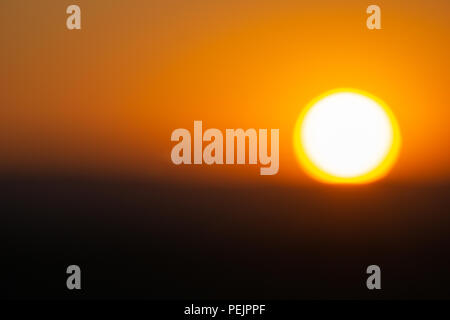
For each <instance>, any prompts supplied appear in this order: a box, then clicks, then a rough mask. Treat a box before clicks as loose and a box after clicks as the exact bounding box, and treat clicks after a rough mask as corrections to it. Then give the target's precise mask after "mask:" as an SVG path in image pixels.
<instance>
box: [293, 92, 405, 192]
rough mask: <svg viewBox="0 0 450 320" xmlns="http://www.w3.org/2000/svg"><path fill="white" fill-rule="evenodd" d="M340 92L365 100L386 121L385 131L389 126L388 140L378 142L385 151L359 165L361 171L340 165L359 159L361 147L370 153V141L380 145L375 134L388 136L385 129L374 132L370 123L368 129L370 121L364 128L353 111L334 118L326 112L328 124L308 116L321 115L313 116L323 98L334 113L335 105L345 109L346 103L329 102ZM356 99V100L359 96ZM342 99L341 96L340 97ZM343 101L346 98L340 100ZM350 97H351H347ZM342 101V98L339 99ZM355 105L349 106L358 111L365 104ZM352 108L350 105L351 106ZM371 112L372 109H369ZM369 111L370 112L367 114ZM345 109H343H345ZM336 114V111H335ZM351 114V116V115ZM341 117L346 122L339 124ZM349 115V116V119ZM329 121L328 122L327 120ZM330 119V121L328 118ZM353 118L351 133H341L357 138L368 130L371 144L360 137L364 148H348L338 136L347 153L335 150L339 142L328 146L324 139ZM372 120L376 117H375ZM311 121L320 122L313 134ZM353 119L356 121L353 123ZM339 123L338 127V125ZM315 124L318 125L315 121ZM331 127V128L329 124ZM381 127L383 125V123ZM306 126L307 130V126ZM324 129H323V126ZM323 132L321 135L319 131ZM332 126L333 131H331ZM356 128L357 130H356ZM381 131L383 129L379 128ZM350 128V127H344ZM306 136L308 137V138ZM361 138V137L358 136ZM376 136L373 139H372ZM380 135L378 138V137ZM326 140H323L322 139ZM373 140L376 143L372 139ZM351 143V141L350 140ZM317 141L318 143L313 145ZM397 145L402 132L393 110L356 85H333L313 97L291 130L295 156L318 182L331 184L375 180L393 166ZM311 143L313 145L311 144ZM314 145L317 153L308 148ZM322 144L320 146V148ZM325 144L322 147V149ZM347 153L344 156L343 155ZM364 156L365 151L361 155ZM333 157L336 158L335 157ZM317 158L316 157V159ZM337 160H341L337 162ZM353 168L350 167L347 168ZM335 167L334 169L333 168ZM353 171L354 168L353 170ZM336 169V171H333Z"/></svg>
mask: <svg viewBox="0 0 450 320" xmlns="http://www.w3.org/2000/svg"><path fill="white" fill-rule="evenodd" d="M339 96H343V97H346V96H347V97H350V98H351V99H354V100H355V101H365V102H364V103H366V104H367V105H369V106H370V108H372V109H373V110H374V111H375V112H377V114H378V115H380V119H384V120H382V121H384V122H385V123H386V125H385V126H384V128H385V130H384V131H386V130H387V129H386V128H389V129H388V130H387V131H386V132H388V133H389V134H388V135H389V140H386V139H387V138H384V139H385V140H386V141H381V142H380V143H381V145H383V143H384V149H383V150H384V151H383V152H381V151H380V152H379V154H378V156H377V157H378V158H377V157H375V159H369V161H372V163H371V164H370V165H369V166H366V168H365V169H364V167H363V169H361V172H356V173H355V172H351V173H346V172H345V170H344V171H343V173H342V172H339V165H341V166H343V167H345V166H346V165H347V169H348V166H349V164H351V163H352V161H353V160H355V159H356V160H358V159H357V157H358V156H361V154H358V151H361V150H360V149H363V150H366V151H367V150H369V152H368V154H370V152H371V150H370V148H371V145H372V144H373V145H374V146H376V145H380V143H378V144H377V141H376V139H378V138H377V136H380V137H381V136H387V133H386V132H384V135H383V132H379V134H378V132H376V128H375V127H376V126H372V127H373V128H375V129H374V131H373V132H367V131H368V130H371V129H370V128H372V127H371V126H370V123H369V126H368V127H369V129H367V128H366V127H365V126H364V124H363V123H357V122H358V121H356V120H358V118H357V116H352V115H343V116H341V118H339V116H338V117H336V118H330V116H327V115H325V117H328V119H326V120H325V122H323V123H324V124H330V123H331V126H330V125H328V126H327V125H324V126H323V127H322V128H321V127H320V121H319V122H317V121H315V122H313V121H312V120H310V119H311V118H313V119H320V117H319V118H318V117H317V116H316V114H317V113H318V112H317V111H316V110H317V109H318V108H319V107H318V106H320V107H321V108H322V109H323V105H324V102H325V103H326V102H327V101H328V104H329V105H330V104H331V106H328V108H330V107H331V108H332V109H328V111H330V110H331V111H333V112H334V113H336V110H337V109H333V108H342V109H343V110H344V111H345V110H349V109H348V108H347V109H345V107H346V106H345V104H343V103H340V104H339V103H337V102H335V106H333V105H332V102H329V101H331V100H330V99H333V98H335V97H339ZM358 99H359V100H358ZM334 100H335V101H339V99H334ZM341 100H342V99H341ZM343 101H344V102H345V100H343ZM350 101H351V100H350ZM341 102H342V101H341ZM355 107H359V106H355V105H353V106H351V108H353V110H355V111H356V112H355V113H357V114H359V113H360V110H362V109H363V108H364V106H361V108H357V109H355ZM311 110H313V111H314V112H311ZM350 110H351V109H350ZM370 112H372V111H370ZM370 112H369V115H370ZM344 113H345V112H344ZM311 114H313V115H315V117H312V116H311ZM338 114H339V113H338ZM352 117H353V118H352ZM340 119H344V122H348V123H345V126H344V123H343V124H339V120H340ZM348 119H350V120H348ZM363 120H364V121H369V122H370V121H372V120H371V117H370V116H368V117H365V118H364V117H363ZM327 121H328V122H327ZM330 121H331V122H330ZM352 121H353V123H354V124H355V125H354V127H355V128H351V129H352V130H353V129H354V131H351V133H352V134H351V135H349V134H347V136H345V135H344V137H348V138H349V139H348V140H349V141H351V140H355V139H356V140H357V139H358V138H360V137H364V134H366V136H367V134H368V137H370V138H371V139H372V140H370V142H371V144H369V143H364V141H362V143H363V144H361V141H359V143H360V144H359V146H362V147H363V148H355V147H354V146H352V145H350V146H349V147H348V148H345V143H346V141H345V138H344V139H341V140H337V141H338V145H339V143H343V145H344V148H343V149H342V150H347V154H346V151H342V152H341V151H339V152H338V153H336V148H337V147H339V146H336V144H333V143H331V142H330V143H329V146H327V139H330V140H333V139H334V138H335V136H339V129H340V128H344V129H343V130H344V131H345V130H346V129H347V126H350V127H351V126H352V124H353V123H352ZM374 121H375V120H374ZM310 122H313V123H314V124H316V123H319V127H318V128H313V129H311V130H312V131H311V130H310V131H311V132H313V133H314V134H315V135H314V134H312V138H311V137H310V136H311V134H309V131H308V130H309V129H308V128H309V127H311V125H310ZM355 122H356V123H355ZM339 125H341V127H340V126H339ZM316 127H317V125H316ZM330 127H331V128H330ZM382 127H383V126H382ZM307 129H308V130H307ZM322 129H323V130H322ZM321 130H322V131H323V132H325V133H324V135H325V136H323V137H321V134H322V131H321ZM327 130H328V131H331V133H328V136H326V134H327V133H326V131H327ZM333 130H334V131H333ZM355 130H356V131H355ZM358 130H360V131H361V132H360V133H361V134H360V135H358ZM379 130H381V131H382V129H379ZM347 131H349V130H347ZM353 132H354V134H353ZM307 139H309V141H308V140H307ZM361 139H363V138H360V140H361ZM373 139H375V140H373ZM379 139H381V138H379ZM324 141H325V143H324ZM373 142H375V143H373ZM349 143H350V142H349ZM315 144H316V145H318V147H316V146H315ZM400 145H401V135H400V129H399V126H398V123H397V120H396V118H395V116H394V114H393V113H392V111H391V110H390V109H389V107H388V106H387V105H386V103H385V102H384V101H382V100H381V99H379V98H378V97H375V96H373V95H371V94H369V93H367V92H364V91H361V90H357V89H348V88H344V89H335V90H332V91H329V92H326V93H324V94H322V95H320V96H318V97H317V98H315V99H313V100H312V101H311V102H310V103H309V104H308V105H307V106H306V107H305V108H304V109H303V110H302V112H301V113H300V116H299V118H298V120H297V123H296V126H295V130H294V149H295V152H296V155H297V158H298V160H299V162H300V164H301V166H302V167H303V168H304V169H305V171H306V172H307V173H308V174H309V175H310V176H311V177H313V178H314V179H317V180H319V181H321V182H324V183H333V184H363V183H370V182H373V181H375V180H378V179H380V178H382V177H384V176H385V175H386V174H387V173H388V172H389V170H390V169H391V168H392V166H393V165H394V163H395V161H396V159H397V156H398V153H399V149H400ZM311 146H312V147H311ZM314 148H316V149H317V150H319V151H318V152H316V154H317V155H319V156H316V157H315V154H314V152H312V151H311V149H312V150H313V151H314ZM320 148H322V149H320ZM324 148H325V149H324ZM326 148H331V149H333V150H331V151H330V152H328V151H327V149H326ZM327 152H328V154H329V155H330V156H329V157H328V158H326V155H327ZM333 152H335V153H334V155H336V157H333ZM324 155H325V160H323V159H324ZM346 156H347V160H348V161H345V160H346V158H345V157H346ZM362 156H363V157H362V158H364V154H363V155H362ZM320 157H322V163H321V159H320ZM334 158H336V160H334ZM318 159H319V160H318ZM333 161H335V162H336V163H333ZM339 161H340V162H341V163H339ZM323 162H326V163H329V164H331V167H332V168H333V169H330V168H327V167H326V166H324V165H323ZM351 169H352V168H350V171H352V170H351ZM336 170H337V171H336ZM353 171H355V170H353ZM336 172H339V173H336Z"/></svg>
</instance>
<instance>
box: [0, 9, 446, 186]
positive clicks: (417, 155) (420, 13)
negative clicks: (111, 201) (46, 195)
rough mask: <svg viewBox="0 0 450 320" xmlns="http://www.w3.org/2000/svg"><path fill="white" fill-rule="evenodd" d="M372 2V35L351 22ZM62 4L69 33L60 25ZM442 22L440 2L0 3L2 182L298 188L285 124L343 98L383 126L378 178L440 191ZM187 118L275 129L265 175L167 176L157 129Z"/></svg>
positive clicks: (360, 22) (227, 170) (361, 20)
mask: <svg viewBox="0 0 450 320" xmlns="http://www.w3.org/2000/svg"><path fill="white" fill-rule="evenodd" d="M344 3H345V5H344ZM372 3H376V4H378V5H379V6H380V7H381V19H382V22H381V23H382V30H375V31H371V30H368V29H367V28H366V26H365V23H366V18H367V14H366V12H365V11H366V8H367V6H368V5H369V4H372ZM70 4H78V5H79V6H80V7H81V11H82V29H81V30H79V31H77V30H74V31H69V30H67V29H66V26H65V22H66V18H67V14H66V13H65V10H66V7H67V6H68V5H70ZM449 14H450V2H449V1H448V0H433V1H431V0H429V1H422V0H401V1H382V0H377V1H375V2H374V1H372V2H370V3H369V2H367V1H361V0H349V1H335V0H316V1H298V0H295V1H294V0H292V1H290V0H282V1H265V0H258V1H253V0H252V1H250V0H228V1H206V0H192V1H184V0H166V1H154V0H153V1H145V0H128V1H109V2H108V5H105V3H104V2H101V1H74V0H73V1H66V0H64V1H48V0H42V1H24V0H16V1H1V2H0V29H1V31H0V37H1V38H0V39H1V42H2V50H1V51H0V70H1V72H0V105H1V108H0V173H1V174H9V173H12V172H13V173H23V172H24V173H29V172H33V173H41V172H42V173H52V174H61V173H62V174H65V173H69V174H73V173H80V174H108V175H109V174H111V175H130V176H138V177H158V178H167V179H174V180H175V181H177V180H180V179H181V180H184V181H186V179H187V181H191V180H202V179H205V180H206V181H221V179H231V180H233V181H244V180H245V181H265V182H269V183H272V182H273V183H282V184H284V183H289V184H291V183H294V184H296V183H299V184H309V183H312V180H311V178H309V177H308V176H307V175H306V174H305V173H303V172H302V169H301V168H300V167H299V165H298V163H297V160H296V157H295V152H294V150H293V142H292V134H293V130H294V126H295V123H296V120H297V117H298V115H299V114H300V112H301V110H302V108H303V107H305V105H306V104H308V102H309V101H311V100H312V99H314V98H315V97H316V96H318V95H320V94H322V93H324V92H326V91H328V90H331V89H335V88H341V87H352V88H356V89H360V90H364V91H367V92H370V93H371V94H373V95H376V96H378V97H379V98H381V99H383V100H384V101H385V102H386V103H387V104H388V105H389V107H390V108H391V110H392V111H393V113H394V114H395V116H396V117H397V120H398V123H399V126H400V130H401V134H402V137H403V144H402V148H401V150H400V154H399V159H398V161H397V163H396V165H395V166H394V168H393V170H392V171H391V173H390V174H389V175H388V176H387V177H386V180H388V181H392V182H399V183H409V182H414V183H422V182H424V183H425V182H442V181H445V182H446V181H449V180H450V149H449V146H450V126H449V125H448V119H449V118H450V107H449V104H448V102H449V88H448V84H449V83H450V60H449V58H448V57H449V56H450V36H449V35H450V19H448V15H449ZM194 120H202V121H203V126H204V128H218V129H221V130H225V129H226V128H243V129H248V128H267V129H280V171H279V173H278V175H275V176H269V177H268V176H260V175H259V166H245V167H237V166H229V167H227V166H222V167H217V166H216V167H207V166H201V167H194V166H190V167H189V166H188V167H177V166H175V165H173V164H172V163H171V161H170V150H171V148H172V146H173V145H174V143H173V142H171V141H170V135H171V132H172V131H173V130H174V129H177V128H187V129H189V130H193V121H194ZM216 178H217V179H216Z"/></svg>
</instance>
